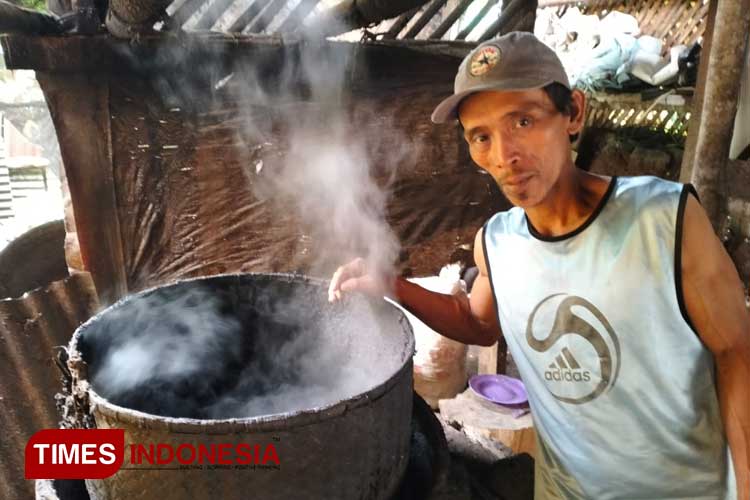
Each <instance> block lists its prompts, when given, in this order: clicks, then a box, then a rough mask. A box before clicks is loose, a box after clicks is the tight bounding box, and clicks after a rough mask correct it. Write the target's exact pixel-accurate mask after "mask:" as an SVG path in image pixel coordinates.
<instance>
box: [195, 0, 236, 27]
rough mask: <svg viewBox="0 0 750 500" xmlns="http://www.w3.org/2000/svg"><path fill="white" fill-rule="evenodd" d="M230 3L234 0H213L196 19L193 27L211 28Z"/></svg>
mask: <svg viewBox="0 0 750 500" xmlns="http://www.w3.org/2000/svg"><path fill="white" fill-rule="evenodd" d="M232 3H234V0H215V1H214V2H213V3H212V4H211V5H209V6H208V8H207V9H206V11H205V12H204V13H203V14H202V15H201V17H200V18H199V19H198V22H197V23H196V24H195V29H199V30H210V29H211V28H213V26H214V24H216V21H218V20H219V18H220V17H221V16H222V14H224V13H225V12H226V11H227V9H228V8H229V6H230V5H232Z"/></svg>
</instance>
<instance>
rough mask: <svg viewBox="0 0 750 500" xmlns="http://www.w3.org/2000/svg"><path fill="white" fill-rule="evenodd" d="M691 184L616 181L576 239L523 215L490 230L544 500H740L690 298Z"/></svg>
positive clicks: (495, 221)
mask: <svg viewBox="0 0 750 500" xmlns="http://www.w3.org/2000/svg"><path fill="white" fill-rule="evenodd" d="M690 189H691V187H690V186H683V185H681V184H677V183H674V182H668V181H664V180H661V179H657V178H655V177H632V178H625V177H621V178H613V179H612V182H611V185H610V187H609V189H608V190H607V193H606V194H605V195H604V197H603V199H602V201H601V202H600V204H599V206H598V207H597V208H596V210H595V211H594V212H593V213H592V215H591V216H590V217H589V219H588V220H587V221H586V222H585V223H584V224H583V225H582V226H581V227H579V228H578V229H577V230H575V231H573V232H572V233H569V234H567V235H563V236H559V237H544V236H542V235H540V234H539V233H538V232H537V231H536V230H534V228H533V227H532V226H531V225H530V223H528V222H527V219H526V216H525V213H524V211H523V210H522V209H520V208H518V207H514V208H512V209H510V210H508V211H506V212H501V213H498V214H496V215H494V216H493V217H492V218H491V219H490V220H489V221H488V222H487V224H486V225H485V228H484V251H485V260H486V262H487V267H488V271H489V274H490V282H491V284H492V289H493V294H494V296H495V301H496V306H497V311H498V317H499V320H500V326H501V328H502V332H503V335H504V337H505V339H506V341H507V343H508V348H509V350H510V352H511V355H512V356H513V359H514V360H515V362H516V364H517V365H518V370H519V372H520V374H521V377H522V379H523V381H524V383H525V385H526V388H527V390H528V392H529V400H530V405H531V409H532V415H533V418H534V424H535V427H536V432H537V436H538V448H537V456H536V474H535V477H536V479H535V497H536V499H537V500H540V499H544V500H547V499H557V498H563V499H592V500H607V499H622V500H636V499H653V500H670V499H688V498H689V499H694V500H699V499H700V500H709V499H710V500H717V499H732V500H734V499H735V498H736V496H737V495H736V486H735V478H734V472H733V469H732V463H731V460H730V455H729V451H728V446H727V442H726V439H725V436H724V430H723V425H722V420H721V416H720V411H719V403H718V398H717V394H716V384H715V382H716V381H715V374H714V363H713V357H712V355H711V353H710V352H709V351H708V350H707V349H706V347H705V346H704V345H703V344H702V342H701V340H700V339H699V337H698V336H697V334H696V333H695V331H694V330H693V328H692V326H691V325H690V322H689V318H688V317H687V313H686V309H685V305H684V303H683V300H682V284H681V275H680V268H681V263H680V250H681V245H680V241H681V233H682V219H683V213H684V207H685V203H686V200H687V195H688V191H689V190H690Z"/></svg>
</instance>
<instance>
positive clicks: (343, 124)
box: [245, 42, 413, 276]
mask: <svg viewBox="0 0 750 500" xmlns="http://www.w3.org/2000/svg"><path fill="white" fill-rule="evenodd" d="M355 58H356V50H355V49H347V50H345V49H344V48H342V47H335V48H334V47H332V46H329V45H315V44H312V43H310V42H308V43H305V44H302V46H301V49H300V53H299V59H298V61H299V62H298V67H297V68H296V71H289V72H287V73H284V79H282V82H281V83H280V86H279V88H281V89H287V90H291V89H293V88H294V87H295V85H296V86H299V85H302V86H303V88H304V92H306V93H309V96H310V97H309V99H310V101H309V104H302V105H301V104H300V103H299V97H292V96H291V95H279V94H266V95H263V96H261V99H264V100H266V101H270V102H274V101H277V102H280V103H281V104H280V106H279V109H278V116H279V119H280V121H281V123H283V124H284V128H285V141H286V144H284V145H281V147H284V149H285V152H284V154H283V155H276V154H275V153H276V149H277V148H279V147H280V145H278V144H274V139H273V138H271V137H270V136H268V135H264V136H263V137H262V138H261V139H260V140H258V138H257V135H256V133H257V131H258V127H257V126H255V125H254V124H250V130H249V133H248V134H246V137H255V138H256V139H255V141H256V142H258V143H260V148H259V149H260V150H259V151H258V152H257V154H256V155H255V157H254V158H252V159H251V160H250V161H249V162H248V164H247V165H246V168H245V173H246V176H247V179H248V182H249V185H250V186H251V189H252V191H253V193H254V195H255V196H256V197H257V198H259V199H262V200H266V201H268V202H270V203H272V204H273V205H274V207H275V210H277V211H281V212H292V213H293V214H294V215H296V217H297V219H298V220H299V221H300V224H301V227H302V229H303V231H304V232H305V233H306V234H307V236H309V237H310V239H312V240H313V241H315V249H316V252H317V253H316V255H315V256H314V257H315V258H314V259H313V262H312V269H311V270H310V271H311V272H312V273H313V274H318V275H322V276H330V274H331V273H332V272H333V270H335V268H336V267H337V266H338V265H341V264H344V263H345V262H348V261H349V260H351V259H353V258H355V257H362V258H363V259H364V260H365V261H366V262H367V264H368V269H369V270H370V271H371V272H372V273H373V274H375V275H378V276H383V275H390V274H392V273H393V269H394V263H395V260H396V257H397V255H398V250H399V245H398V241H397V239H396V237H395V235H394V234H393V232H392V230H391V228H390V226H389V225H388V223H387V222H386V217H385V210H386V203H387V199H388V190H389V188H390V184H391V182H392V181H393V179H394V177H395V173H396V172H395V166H396V165H397V164H398V163H399V162H401V161H403V159H404V158H405V157H407V156H408V155H410V154H413V148H412V147H411V144H409V142H408V140H407V139H405V138H404V137H400V136H398V135H397V134H396V132H394V131H393V127H392V126H391V125H392V124H391V123H389V120H388V119H387V118H386V117H383V116H380V115H378V113H377V110H375V109H367V108H366V107H365V106H363V105H361V104H360V105H357V106H352V104H351V103H350V102H349V100H350V99H351V98H352V97H351V96H350V95H348V89H349V87H350V86H351V85H352V84H354V80H355V79H363V78H364V75H363V71H364V70H363V69H362V67H361V65H360V66H356V65H355ZM354 68H357V71H354ZM258 88H262V87H261V86H260V85H258V86H256V87H255V90H254V93H255V95H254V96H253V98H255V99H257V98H258V95H257V89H258ZM256 151H257V150H256ZM375 151H377V152H378V153H379V154H380V155H381V156H385V158H384V159H383V161H382V163H381V164H379V165H377V168H376V166H375V165H372V164H371V157H372V154H373V152H375ZM383 152H386V154H385V155H383Z"/></svg>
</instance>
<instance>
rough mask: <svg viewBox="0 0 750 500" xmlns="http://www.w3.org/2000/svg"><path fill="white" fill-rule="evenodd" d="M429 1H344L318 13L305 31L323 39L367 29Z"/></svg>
mask: <svg viewBox="0 0 750 500" xmlns="http://www.w3.org/2000/svg"><path fill="white" fill-rule="evenodd" d="M428 1H429V0H357V1H355V0H344V1H342V2H340V3H338V4H336V5H334V6H333V7H331V8H329V9H327V10H325V11H323V12H321V13H320V14H318V15H317V16H316V18H315V19H314V20H313V21H312V22H310V23H309V27H308V28H307V29H306V30H305V31H306V32H307V33H308V34H309V35H311V36H316V37H326V36H334V35H339V34H341V33H346V32H347V31H351V30H353V29H357V28H363V27H365V26H370V25H372V24H375V23H379V22H380V21H384V20H386V19H391V18H393V17H396V16H398V15H399V14H403V13H404V12H408V11H410V10H412V9H416V8H419V7H421V6H423V5H424V4H426V3H427V2H428Z"/></svg>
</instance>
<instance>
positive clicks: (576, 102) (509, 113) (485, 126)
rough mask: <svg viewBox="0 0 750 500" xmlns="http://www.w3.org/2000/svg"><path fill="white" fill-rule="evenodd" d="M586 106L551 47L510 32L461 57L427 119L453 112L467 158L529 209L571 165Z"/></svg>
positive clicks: (446, 116)
mask: <svg viewBox="0 0 750 500" xmlns="http://www.w3.org/2000/svg"><path fill="white" fill-rule="evenodd" d="M584 109H585V98H584V95H583V93H581V92H580V91H578V90H573V91H571V90H570V84H569V83H568V78H567V75H566V74H565V70H564V68H563V66H562V64H561V63H560V60H559V59H558V58H557V55H555V53H554V51H552V49H550V48H548V47H547V46H546V45H544V44H543V43H542V42H540V41H539V40H538V39H537V38H536V37H534V35H532V34H530V33H518V32H515V33H509V34H507V35H505V36H502V37H500V38H498V39H495V40H491V41H489V42H485V43H483V44H481V45H479V46H478V47H477V48H476V49H474V50H473V51H472V52H471V53H470V54H469V55H468V56H467V57H466V58H465V59H464V61H463V62H462V63H461V66H460V67H459V70H458V74H457V75H456V82H455V92H454V94H453V95H452V96H451V97H449V98H447V99H445V100H444V101H443V102H441V103H440V104H439V105H438V107H437V108H436V109H435V111H434V113H433V115H432V119H433V121H434V122H436V123H443V122H446V121H449V120H451V119H459V121H460V123H461V125H462V126H463V129H464V137H465V139H466V141H467V142H468V144H469V152H470V153H471V157H472V159H473V160H474V161H475V162H476V163H477V164H478V165H479V166H480V167H482V168H483V169H485V170H486V171H487V172H488V173H489V174H490V175H492V177H493V178H494V179H495V180H496V181H497V183H498V184H499V185H500V188H501V189H502V190H503V192H504V193H505V195H506V196H507V197H508V198H509V200H510V201H511V202H512V203H513V204H515V205H518V206H520V207H522V208H530V207H533V206H535V205H538V204H539V203H541V202H543V201H544V200H545V199H546V198H547V196H548V195H549V194H550V192H551V191H552V190H553V189H554V188H555V186H557V185H558V182H559V180H560V179H561V178H562V177H563V176H564V175H567V174H569V173H570V172H572V169H573V168H574V167H573V164H572V161H571V157H570V149H571V144H570V137H571V136H575V135H576V134H578V132H580V130H581V128H582V126H583V112H584Z"/></svg>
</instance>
